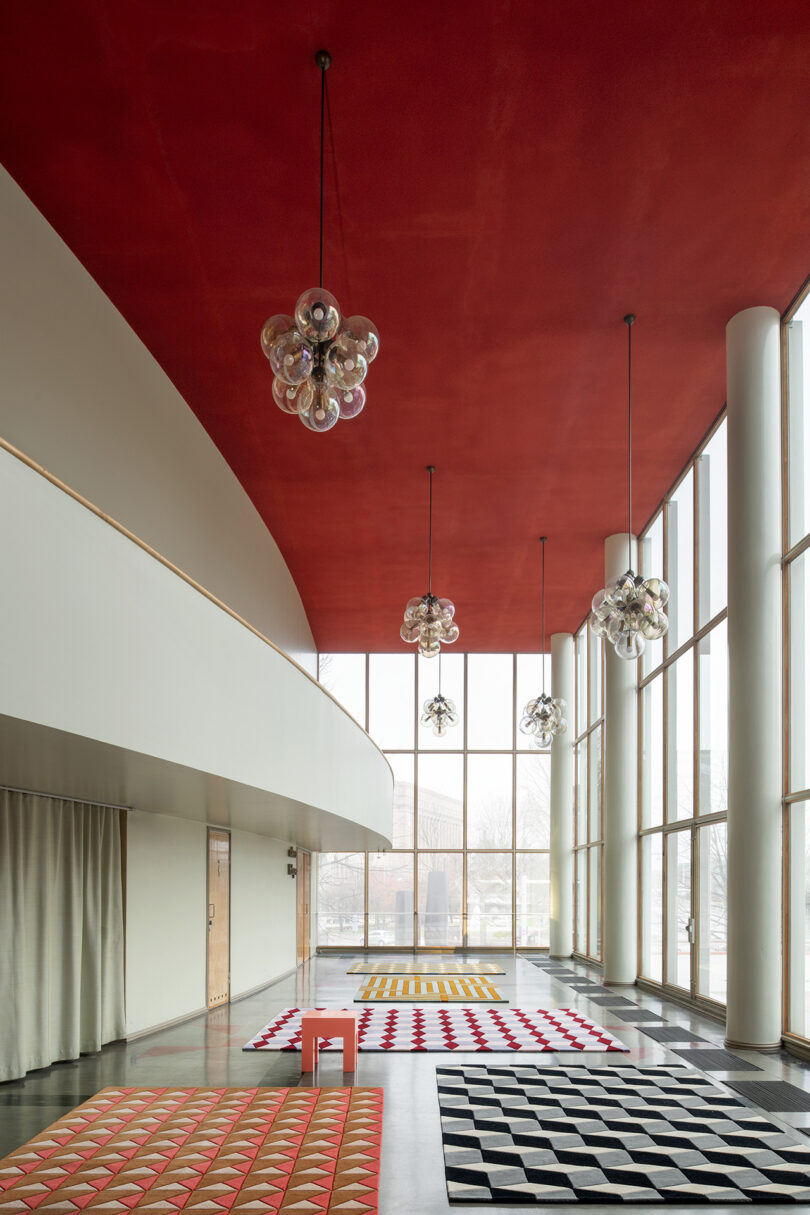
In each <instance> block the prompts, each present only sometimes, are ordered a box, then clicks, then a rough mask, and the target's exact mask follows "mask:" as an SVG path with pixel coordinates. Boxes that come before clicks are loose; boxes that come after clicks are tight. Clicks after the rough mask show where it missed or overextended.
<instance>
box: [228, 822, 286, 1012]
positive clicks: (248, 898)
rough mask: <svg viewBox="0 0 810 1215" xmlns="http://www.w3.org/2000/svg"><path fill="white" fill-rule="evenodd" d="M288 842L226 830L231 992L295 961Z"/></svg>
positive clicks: (282, 971)
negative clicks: (229, 859)
mask: <svg viewBox="0 0 810 1215" xmlns="http://www.w3.org/2000/svg"><path fill="white" fill-rule="evenodd" d="M287 863H288V862H287V845H286V844H284V843H282V842H281V841H280V840H272V839H267V838H265V837H263V836H261V835H252V834H249V833H248V832H245V831H234V832H233V834H232V835H231V998H232V999H235V998H236V997H237V996H240V995H242V994H243V993H244V992H247V991H250V990H251V989H252V988H254V987H258V986H259V985H260V984H261V983H267V982H269V981H270V980H271V979H274V978H276V977H278V975H282V974H285V973H286V972H287V971H289V970H292V969H293V968H294V967H295V942H296V914H297V913H296V897H295V896H296V882H294V881H292V879H291V878H289V877H288V876H287Z"/></svg>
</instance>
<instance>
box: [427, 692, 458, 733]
mask: <svg viewBox="0 0 810 1215" xmlns="http://www.w3.org/2000/svg"><path fill="white" fill-rule="evenodd" d="M422 710H423V711H422V717H421V724H422V725H423V726H432V727H433V733H434V734H435V735H436V737H437V738H443V737H444V736H445V734H446V733H447V728H448V726H454V725H456V723H457V722H458V712H457V710H456V705H455V701H452V700H449V699H448V698H447V697H446V696H442V694H441V692H437V694H436V695H435V696H434V697H433V698H432V700H426V701H425V703H424V704H423V706H422Z"/></svg>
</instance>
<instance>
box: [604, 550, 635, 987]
mask: <svg viewBox="0 0 810 1215" xmlns="http://www.w3.org/2000/svg"><path fill="white" fill-rule="evenodd" d="M636 548H637V546H636V540H635V537H633V539H632V543H631V544H630V545H629V546H628V536H627V532H623V533H621V534H619V535H617V536H608V538H607V540H605V585H607V584H608V583H609V582H610V581H611V580H612V579H614V578H618V577H620V575H622V574H624V573H625V572H626V571H627V569H628V562H632V565H633V568H634V569H636V564H635V563H636ZM628 550H629V551H628ZM636 572H637V571H636ZM637 665H638V664H637V663H636V662H631V661H628V660H627V659H625V658H619V656H618V654H617V653H616V651H615V650H614V648H613V646H612V645H611V644H610V642H607V641H606V642H605V738H604V759H603V765H602V770H603V780H604V795H605V817H604V828H605V836H604V850H605V868H604V897H603V910H604V918H603V923H602V962H603V967H604V982H605V983H609V984H614V985H616V986H624V985H628V984H633V983H635V981H636V976H637V974H638V943H637V916H638V859H637V849H638V809H637V806H638V732H637V728H636V722H637V718H638V709H637V696H638V692H637V675H638V672H637Z"/></svg>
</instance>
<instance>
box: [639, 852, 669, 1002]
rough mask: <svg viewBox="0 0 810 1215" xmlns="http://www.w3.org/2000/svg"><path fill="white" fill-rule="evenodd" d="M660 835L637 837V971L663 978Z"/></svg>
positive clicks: (660, 980)
mask: <svg viewBox="0 0 810 1215" xmlns="http://www.w3.org/2000/svg"><path fill="white" fill-rule="evenodd" d="M663 843H664V837H663V835H643V836H642V837H641V959H640V966H641V974H642V976H643V977H644V978H645V979H652V980H653V982H655V983H662V982H663V979H664V849H663Z"/></svg>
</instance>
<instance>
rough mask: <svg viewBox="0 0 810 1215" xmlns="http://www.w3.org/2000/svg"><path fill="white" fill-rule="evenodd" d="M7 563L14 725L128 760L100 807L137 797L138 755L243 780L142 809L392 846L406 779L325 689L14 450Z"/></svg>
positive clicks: (3, 654) (7, 695)
mask: <svg viewBox="0 0 810 1215" xmlns="http://www.w3.org/2000/svg"><path fill="white" fill-rule="evenodd" d="M0 552H2V554H3V593H2V595H0V635H2V636H3V637H4V638H6V639H7V644H6V645H5V646H4V647H3V648H2V651H0V715H5V716H6V717H7V718H9V719H22V720H23V721H25V722H29V723H37V724H38V725H39V726H43V727H47V728H49V729H51V730H54V729H55V730H58V731H61V732H63V734H65V735H67V734H70V735H72V736H80V737H82V738H87V739H93V740H97V741H98V742H101V743H103V744H105V745H107V747H108V748H117V749H118V750H117V751H116V753H115V756H114V763H113V761H112V760H111V761H110V771H109V779H110V782H111V791H110V793H107V794H106V796H99V800H104V801H113V800H114V799H115V798H116V797H123V796H127V794H128V787H127V786H126V782H125V780H124V787H122V786H121V785H120V784H114V783H112V782H114V781H116V780H118V776H119V770H122V771H123V773H124V778H126V776H127V771H126V767H127V756H126V754H125V755H123V756H122V755H121V754H120V753H119V752H121V751H124V752H126V753H134V754H136V755H144V756H149V757H154V758H157V759H159V760H161V761H164V763H167V764H168V763H170V764H172V765H175V766H178V765H179V766H182V768H183V769H184V770H186V771H192V772H197V773H203V774H206V775H207V776H209V777H212V778H216V779H217V780H220V781H223V780H224V781H227V782H230V786H229V788H227V789H225V790H224V791H223V792H222V794H221V796H220V798H219V803H218V804H217V806H216V807H214V808H211V809H208V810H206V807H205V805H192V806H190V807H186V808H182V809H181V808H180V806H179V805H178V804H177V802H175V801H172V800H171V799H170V798H169V797H168V794H166V793H164V800H163V801H162V804H161V803H158V805H157V807H155V806H153V801H154V798H151V797H150V800H148V801H146V800H143V797H144V796H146V794H144V793H143V791H139V790H137V789H136V790H135V796H134V797H132V798H131V800H130V798H129V796H127V801H128V803H129V804H134V805H137V806H139V807H140V808H141V809H145V808H147V807H148V808H158V809H160V810H161V811H165V812H167V813H170V814H177V815H182V816H185V817H188V816H189V815H190V816H192V817H199V818H202V819H203V820H205V819H206V818H209V819H211V818H213V820H214V821H217V822H220V823H222V824H223V825H229V826H234V827H237V828H240V829H242V830H254V831H257V832H258V833H259V834H266V835H272V836H274V837H276V838H281V839H288V840H291V841H296V842H300V843H302V844H306V845H307V846H309V847H314V848H316V849H317V848H327V849H335V848H336V849H340V848H341V847H347V848H352V847H355V846H362V847H372V848H373V847H384V846H385V841H386V840H390V836H391V816H392V809H391V806H392V797H393V778H392V775H391V770H390V768H389V766H388V764H387V762H386V760H385V759H384V757H383V755H382V753H381V752H380V751H379V749H378V748H377V747H376V746H375V745H374V743H372V741H371V739H370V738H369V737H368V736H367V735H366V734H365V732H364V731H363V730H362V729H361V728H360V727H359V726H358V725H357V724H356V723H355V722H354V721H353V719H352V718H350V717H349V716H348V715H347V714H346V713H344V712H343V710H342V709H341V708H340V707H339V706H338V705H337V704H336V703H335V702H334V701H333V700H332V699H331V698H330V697H329V696H328V695H327V694H326V693H325V692H324V691H323V689H322V688H321V687H320V685H319V684H317V683H315V682H314V681H313V680H312V679H310V678H309V677H308V676H307V675H305V674H304V673H303V672H302V671H301V670H299V669H298V667H296V666H295V665H294V664H293V663H291V662H290V661H288V659H287V658H285V657H284V655H283V654H281V653H279V652H278V651H276V650H274V649H273V648H272V647H270V646H268V645H267V644H266V643H265V642H263V641H262V640H261V639H260V638H258V637H257V636H256V635H255V634H254V633H252V632H251V631H250V630H249V629H246V628H245V627H244V625H242V624H240V623H239V621H237V620H235V619H234V618H233V617H232V616H229V615H228V614H227V613H226V612H224V611H222V609H221V608H219V607H217V606H216V605H215V604H213V603H212V602H211V601H210V600H209V599H207V598H206V597H205V596H204V595H201V594H200V593H199V591H197V590H195V589H194V588H193V587H191V586H189V584H188V583H186V582H185V581H184V580H183V579H181V578H179V577H178V576H177V575H176V574H175V573H173V572H172V571H171V570H170V569H168V568H167V567H166V566H165V565H163V564H162V563H161V562H159V561H157V560H156V559H155V558H154V557H152V556H150V554H149V553H147V552H145V551H144V550H143V549H141V548H140V547H139V546H138V545H136V544H134V543H133V542H132V541H131V540H129V539H127V538H126V537H125V536H123V535H122V534H121V533H120V532H119V531H117V530H116V529H115V528H113V527H111V526H110V525H109V524H108V523H106V522H105V521H104V520H103V519H100V518H99V517H98V516H97V515H95V514H93V513H92V512H91V511H89V510H88V509H87V508H86V507H84V506H82V505H81V503H79V502H77V501H76V500H75V499H73V498H71V497H70V496H69V495H68V494H66V493H64V492H63V491H62V490H60V489H59V488H57V487H56V486H54V485H52V484H51V483H50V482H49V481H47V480H46V479H45V478H44V477H42V476H41V475H40V474H39V473H37V472H35V471H34V470H32V469H31V468H29V467H28V466H27V465H25V464H24V463H22V462H21V461H20V460H18V459H16V458H15V457H14V456H12V455H10V454H9V453H8V452H6V451H3V450H2V449H0ZM3 775H4V774H3V770H2V768H1V767H0V782H2V780H3ZM68 775H70V774H68ZM51 779H52V781H53V782H55V783H52V784H51V786H50V788H49V789H48V790H46V791H52V792H54V793H55V794H61V793H63V792H64V791H65V786H64V785H61V784H60V783H59V774H58V772H57V773H56V774H54V775H53V776H52V778H51ZM31 787H36V786H35V785H32V786H31ZM209 787H210V785H209ZM118 788H121V789H122V791H121V792H118V793H116V792H114V790H115V789H118ZM245 790H247V792H246V793H245ZM160 792H161V790H160V789H158V790H157V795H158V797H159V796H160ZM262 794H264V796H262ZM75 795H79V794H78V793H77V794H75ZM267 795H272V798H271V797H270V796H267ZM85 796H86V794H85ZM187 800H188V799H187ZM240 806H241V807H242V809H241V811H240V813H241V814H242V817H241V818H239V819H237V817H236V815H235V810H234V807H237V808H238V807H240ZM229 813H231V814H232V817H231V818H228V817H227V815H228V814H229ZM274 815H275V816H276V817H275V818H273V816H274ZM350 826H357V827H359V828H360V829H361V831H362V832H363V833H366V834H369V833H371V835H372V836H375V837H380V838H377V840H376V842H375V839H373V838H369V839H368V841H367V842H363V841H362V840H361V841H360V842H359V845H358V840H357V839H356V838H355V839H353V838H352V833H351V832H348V834H346V832H347V828H349V827H350Z"/></svg>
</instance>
